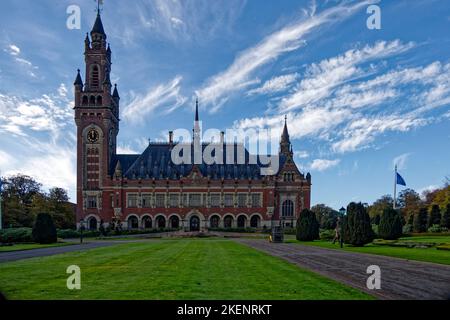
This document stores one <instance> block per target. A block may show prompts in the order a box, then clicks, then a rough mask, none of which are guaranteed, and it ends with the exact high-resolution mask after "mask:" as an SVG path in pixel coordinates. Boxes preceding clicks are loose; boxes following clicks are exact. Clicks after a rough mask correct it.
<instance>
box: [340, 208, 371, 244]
mask: <svg viewBox="0 0 450 320" xmlns="http://www.w3.org/2000/svg"><path fill="white" fill-rule="evenodd" d="M345 220H346V227H345V228H346V229H347V231H346V233H347V235H346V238H347V242H348V243H350V244H352V245H354V246H363V245H365V244H366V243H370V242H372V241H373V239H374V237H375V234H374V232H373V230H372V226H371V224H370V217H369V214H368V213H367V210H366V208H365V207H364V205H363V204H362V203H361V202H360V203H354V202H352V203H350V204H349V205H348V206H347V219H345Z"/></svg>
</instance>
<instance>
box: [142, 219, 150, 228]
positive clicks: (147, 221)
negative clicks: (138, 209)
mask: <svg viewBox="0 0 450 320" xmlns="http://www.w3.org/2000/svg"><path fill="white" fill-rule="evenodd" d="M142 225H143V227H144V229H151V228H152V218H151V217H149V216H145V217H144V218H143V219H142Z"/></svg>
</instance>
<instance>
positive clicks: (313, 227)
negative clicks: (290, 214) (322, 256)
mask: <svg viewBox="0 0 450 320" xmlns="http://www.w3.org/2000/svg"><path fill="white" fill-rule="evenodd" d="M316 239H319V223H318V222H317V219H316V215H315V213H314V212H312V211H311V210H308V209H304V210H303V211H302V212H301V213H300V217H299V218H298V221H297V240H299V241H313V240H316Z"/></svg>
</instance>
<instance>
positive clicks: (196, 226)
mask: <svg viewBox="0 0 450 320" xmlns="http://www.w3.org/2000/svg"><path fill="white" fill-rule="evenodd" d="M189 230H190V231H200V218H199V217H198V216H192V217H191V219H190V220H189Z"/></svg>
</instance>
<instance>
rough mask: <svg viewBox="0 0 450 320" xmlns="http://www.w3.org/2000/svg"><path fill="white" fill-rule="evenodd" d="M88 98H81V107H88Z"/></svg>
mask: <svg viewBox="0 0 450 320" xmlns="http://www.w3.org/2000/svg"><path fill="white" fill-rule="evenodd" d="M88 100H89V99H88V97H87V96H83V102H82V104H83V106H87V105H88Z"/></svg>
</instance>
